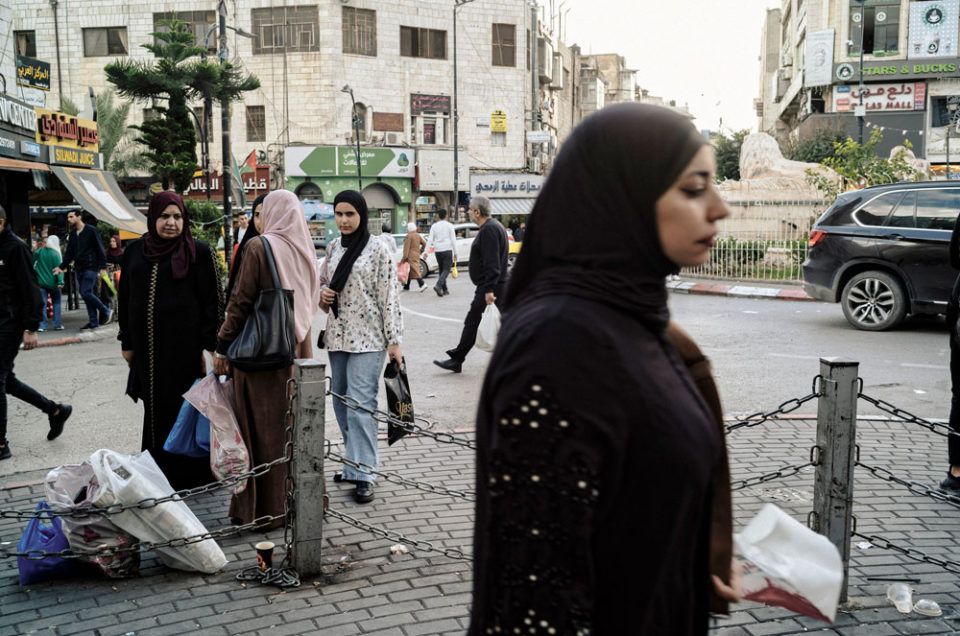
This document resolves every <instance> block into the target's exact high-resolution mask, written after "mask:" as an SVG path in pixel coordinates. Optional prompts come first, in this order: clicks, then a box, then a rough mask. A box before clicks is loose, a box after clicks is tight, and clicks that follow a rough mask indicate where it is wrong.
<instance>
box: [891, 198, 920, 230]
mask: <svg viewBox="0 0 960 636" xmlns="http://www.w3.org/2000/svg"><path fill="white" fill-rule="evenodd" d="M916 205H917V193H916V192H907V193H906V194H905V195H904V196H903V199H901V201H900V203H899V204H898V205H897V207H896V208H894V210H893V213H892V214H891V215H890V216H889V217H888V218H887V221H886V223H884V225H885V226H887V227H916V226H917V223H916V221H914V220H913V208H914V206H916Z"/></svg>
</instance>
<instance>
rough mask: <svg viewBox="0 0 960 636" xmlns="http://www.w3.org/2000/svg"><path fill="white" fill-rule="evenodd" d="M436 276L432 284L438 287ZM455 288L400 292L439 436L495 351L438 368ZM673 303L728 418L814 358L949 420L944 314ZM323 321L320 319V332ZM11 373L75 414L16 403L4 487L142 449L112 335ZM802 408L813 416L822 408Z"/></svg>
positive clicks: (462, 300) (409, 352)
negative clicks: (869, 317) (868, 315)
mask: <svg viewBox="0 0 960 636" xmlns="http://www.w3.org/2000/svg"><path fill="white" fill-rule="evenodd" d="M464 273H465V272H464ZM435 280H436V279H435V277H431V278H429V279H428V281H429V282H430V283H431V285H432V283H433V282H434V281H435ZM450 290H451V292H452V293H451V295H450V296H447V297H444V298H438V297H437V296H436V295H435V294H434V293H433V291H432V289H428V290H427V291H425V292H423V293H418V292H415V291H413V292H404V293H403V295H402V297H401V301H402V304H403V308H404V321H405V332H406V335H405V342H404V345H403V348H404V355H405V357H406V361H407V366H408V373H409V376H410V383H411V390H412V392H413V396H414V404H415V408H416V410H417V413H418V414H419V415H423V416H425V417H428V418H430V419H433V420H435V421H436V422H437V424H436V426H437V427H438V428H440V429H443V430H459V429H467V428H472V426H473V417H474V411H475V407H476V398H477V394H478V393H479V389H480V384H481V382H482V379H483V372H484V370H485V368H486V365H487V362H488V360H489V354H487V353H484V352H481V351H476V350H475V351H473V352H472V353H471V354H470V356H469V357H468V359H467V362H466V363H465V365H464V370H463V373H461V374H452V373H449V372H446V371H443V370H441V369H438V368H437V367H435V366H434V365H433V364H431V361H432V360H433V359H440V358H443V357H444V353H443V352H444V350H446V349H449V348H451V347H453V346H454V345H455V344H456V342H457V340H458V337H459V333H460V326H461V321H462V319H463V316H464V315H465V314H466V310H467V306H468V305H469V302H470V297H471V295H472V291H473V288H472V286H471V285H470V282H469V279H468V277H467V276H465V275H461V276H460V278H458V279H456V280H451V281H450ZM670 304H671V310H672V312H673V315H674V317H675V318H676V319H677V320H678V321H679V322H680V323H681V324H683V325H684V326H685V327H686V328H687V329H688V330H689V331H690V332H691V334H692V335H693V336H694V337H695V338H696V339H697V340H698V341H699V342H700V344H701V346H702V347H703V349H704V350H705V352H706V353H707V355H708V356H710V358H711V359H712V361H713V364H714V370H715V372H716V376H717V380H718V383H719V386H720V391H721V395H722V397H723V403H724V408H725V410H726V411H727V412H730V413H745V412H752V411H757V410H767V409H771V408H774V407H776V406H777V405H778V404H779V403H780V402H783V401H784V400H787V399H790V398H793V397H799V396H802V395H805V394H807V393H809V392H810V386H811V382H812V379H813V377H814V376H815V375H816V374H817V373H818V372H819V362H818V360H819V358H820V357H821V356H841V357H847V358H852V359H855V360H858V361H859V362H860V363H861V368H860V375H861V377H862V378H863V379H864V385H865V388H864V391H865V392H866V393H868V394H870V395H874V396H875V397H879V398H883V399H885V400H889V401H890V402H893V403H894V404H896V405H898V406H900V407H902V408H905V409H907V410H910V411H912V412H915V413H916V414H918V415H921V416H924V417H934V418H944V417H946V415H947V409H948V405H949V394H950V384H949V372H948V364H949V352H948V347H947V333H946V328H945V327H944V324H943V321H942V319H941V320H913V321H910V322H908V323H907V324H905V325H904V327H903V328H901V329H900V330H898V331H895V332H890V333H868V332H861V331H856V330H854V329H853V328H851V327H849V326H848V324H847V323H846V321H845V320H844V318H843V316H842V314H841V311H840V308H839V306H837V305H826V304H822V303H812V302H790V301H778V300H753V299H743V298H728V297H710V296H689V295H683V294H673V295H671V297H670ZM322 321H323V317H322V316H318V318H317V320H316V322H315V331H314V333H316V331H317V329H318V328H319V327H320V325H321V323H322ZM104 329H113V330H115V329H116V327H115V326H110V327H106V328H104ZM317 357H319V358H320V359H325V354H324V353H323V352H322V351H321V352H317ZM571 363H573V362H571ZM16 372H17V375H18V377H20V378H21V379H22V380H23V381H24V382H26V383H28V384H30V385H32V386H34V387H35V388H37V389H39V390H40V391H41V392H43V393H45V394H47V395H48V396H49V397H51V398H52V399H55V400H58V401H65V402H69V403H71V404H73V406H74V414H73V416H72V417H71V419H70V420H69V421H68V423H67V426H66V429H65V432H64V434H63V435H62V436H61V437H60V438H59V439H57V440H54V441H53V442H48V441H47V440H46V432H47V422H46V417H45V416H44V415H42V414H41V413H39V412H38V411H36V410H35V409H33V408H32V407H29V406H26V405H25V404H23V403H21V402H19V401H17V400H15V399H11V400H10V414H9V431H8V438H9V440H10V443H11V448H12V450H13V453H14V456H13V457H12V458H11V459H9V460H5V461H3V462H2V463H0V483H4V481H5V479H6V478H7V477H8V476H10V475H11V474H14V473H20V472H24V471H31V470H38V469H46V468H51V467H53V466H56V465H59V464H64V463H71V462H78V461H81V460H83V459H86V458H87V457H89V455H90V454H91V453H92V452H93V451H95V450H97V449H98V448H111V449H114V450H118V451H122V452H136V451H137V450H139V447H140V430H141V423H142V416H143V415H142V413H143V411H142V407H141V406H140V405H139V404H134V403H133V402H132V401H131V400H130V399H129V398H127V397H126V396H124V395H123V390H124V387H125V383H126V373H127V369H126V365H125V363H124V362H123V360H122V359H121V357H120V351H119V345H118V344H117V342H116V341H115V340H113V339H112V338H108V339H105V340H103V341H98V342H89V343H83V344H76V345H66V346H60V347H45V348H41V349H38V350H35V351H28V352H21V354H20V355H19V356H18V358H17V364H16ZM381 404H383V399H382V398H381ZM861 404H862V403H861ZM328 406H329V402H328ZM808 406H809V408H807V407H808ZM801 412H804V413H813V412H815V404H814V403H810V404H808V405H805V406H804V408H803V409H801ZM863 412H876V411H875V410H869V409H865V408H864V409H863ZM326 420H327V427H326V429H327V435H328V436H329V437H339V431H338V429H337V426H336V423H335V421H334V420H333V413H332V410H331V409H329V408H328V409H327V417H326Z"/></svg>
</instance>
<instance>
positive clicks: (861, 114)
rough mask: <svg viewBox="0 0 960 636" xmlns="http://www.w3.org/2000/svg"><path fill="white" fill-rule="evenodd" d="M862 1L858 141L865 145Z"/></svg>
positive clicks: (861, 1) (863, 1) (863, 0)
mask: <svg viewBox="0 0 960 636" xmlns="http://www.w3.org/2000/svg"><path fill="white" fill-rule="evenodd" d="M857 2H859V3H860V66H859V67H857V74H858V75H859V76H860V105H859V106H858V107H857V128H858V130H859V132H858V134H857V139H858V142H857V143H859V144H860V145H861V146H863V120H864V119H865V118H866V114H867V112H866V109H865V108H864V106H863V32H864V31H865V30H866V29H865V28H864V27H865V24H864V21H863V18H864V13H863V12H864V6H863V5H864V3H865V2H866V0H857Z"/></svg>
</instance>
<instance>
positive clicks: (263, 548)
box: [254, 541, 274, 571]
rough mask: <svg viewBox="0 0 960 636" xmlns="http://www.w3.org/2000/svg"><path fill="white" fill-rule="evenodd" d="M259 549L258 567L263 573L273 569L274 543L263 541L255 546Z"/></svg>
mask: <svg viewBox="0 0 960 636" xmlns="http://www.w3.org/2000/svg"><path fill="white" fill-rule="evenodd" d="M254 547H255V548H256V549H257V566H258V567H259V568H260V570H261V571H266V570H269V569H270V568H272V567H273V548H274V545H273V542H272V541H261V542H260V543H258V544H257V545H255V546H254Z"/></svg>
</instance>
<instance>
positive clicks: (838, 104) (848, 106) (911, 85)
mask: <svg viewBox="0 0 960 636" xmlns="http://www.w3.org/2000/svg"><path fill="white" fill-rule="evenodd" d="M925 92H926V86H925V85H924V83H923V82H903V83H900V84H867V85H866V86H864V87H863V105H864V106H865V107H866V110H867V112H870V111H880V112H888V111H895V110H917V106H918V104H919V110H923V107H924V104H923V99H922V97H921V98H920V99H917V95H918V94H919V95H921V96H922V95H924V94H925ZM859 104H860V88H859V87H858V86H837V87H835V88H834V90H833V110H834V111H835V112H838V113H845V112H852V111H853V110H854V107H856V106H857V105H859Z"/></svg>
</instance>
